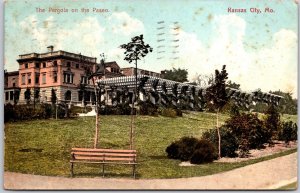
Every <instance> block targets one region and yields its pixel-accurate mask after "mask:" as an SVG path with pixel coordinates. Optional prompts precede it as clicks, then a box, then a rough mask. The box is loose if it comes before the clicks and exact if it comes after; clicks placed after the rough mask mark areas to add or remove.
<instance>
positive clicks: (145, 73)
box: [121, 67, 162, 78]
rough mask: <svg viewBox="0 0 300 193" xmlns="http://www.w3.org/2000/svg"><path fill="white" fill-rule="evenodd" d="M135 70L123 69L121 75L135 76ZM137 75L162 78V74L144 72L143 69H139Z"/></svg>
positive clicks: (131, 68) (130, 68)
mask: <svg viewBox="0 0 300 193" xmlns="http://www.w3.org/2000/svg"><path fill="white" fill-rule="evenodd" d="M134 70H135V68H134V67H128V68H121V73H122V74H123V75H125V76H134V75H135V73H134ZM137 75H148V76H153V77H157V78H162V76H161V74H160V73H157V72H153V71H149V70H143V69H139V68H138V69H137Z"/></svg>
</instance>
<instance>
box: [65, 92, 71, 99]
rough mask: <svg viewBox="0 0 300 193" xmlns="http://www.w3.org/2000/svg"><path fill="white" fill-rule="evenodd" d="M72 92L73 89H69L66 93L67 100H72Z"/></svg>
mask: <svg viewBox="0 0 300 193" xmlns="http://www.w3.org/2000/svg"><path fill="white" fill-rule="evenodd" d="M71 94H72V93H71V91H69V90H68V91H67V92H66V93H65V100H66V101H70V100H71Z"/></svg>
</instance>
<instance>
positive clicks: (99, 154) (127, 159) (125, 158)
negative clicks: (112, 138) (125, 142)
mask: <svg viewBox="0 0 300 193" xmlns="http://www.w3.org/2000/svg"><path fill="white" fill-rule="evenodd" d="M70 163H71V177H73V175H74V173H73V167H74V165H73V164H74V163H89V164H102V175H103V177H104V165H105V164H122V165H132V175H133V177H134V178H135V167H136V165H137V162H136V150H122V149H92V148H90V149H89V148H72V151H71V161H70Z"/></svg>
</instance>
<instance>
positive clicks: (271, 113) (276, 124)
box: [265, 105, 281, 143]
mask: <svg viewBox="0 0 300 193" xmlns="http://www.w3.org/2000/svg"><path fill="white" fill-rule="evenodd" d="M266 115H267V116H266V118H265V125H266V128H268V130H269V134H270V137H269V138H270V141H269V142H270V143H272V141H271V138H272V137H273V136H275V135H276V134H277V132H278V131H279V130H280V126H281V125H280V124H281V122H280V114H279V112H278V110H277V108H276V107H275V106H274V105H270V106H269V108H268V109H267V111H266Z"/></svg>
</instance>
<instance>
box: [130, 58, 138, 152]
mask: <svg viewBox="0 0 300 193" xmlns="http://www.w3.org/2000/svg"><path fill="white" fill-rule="evenodd" d="M136 57H137V56H136ZM134 74H135V92H134V95H135V96H134V98H135V101H138V93H137V59H135V71H134ZM135 101H132V108H131V125H130V149H133V138H134V119H135V115H134V103H135ZM135 113H136V114H137V111H135Z"/></svg>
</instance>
